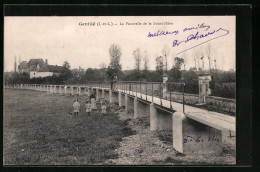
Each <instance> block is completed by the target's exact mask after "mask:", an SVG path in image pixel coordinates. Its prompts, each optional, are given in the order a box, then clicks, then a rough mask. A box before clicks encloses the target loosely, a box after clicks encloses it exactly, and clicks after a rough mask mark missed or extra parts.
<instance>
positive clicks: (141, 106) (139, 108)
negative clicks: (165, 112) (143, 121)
mask: <svg viewBox="0 0 260 172" xmlns="http://www.w3.org/2000/svg"><path fill="white" fill-rule="evenodd" d="M149 116H150V105H149V104H146V103H144V102H142V101H140V100H138V98H137V97H135V98H134V118H140V117H149Z"/></svg>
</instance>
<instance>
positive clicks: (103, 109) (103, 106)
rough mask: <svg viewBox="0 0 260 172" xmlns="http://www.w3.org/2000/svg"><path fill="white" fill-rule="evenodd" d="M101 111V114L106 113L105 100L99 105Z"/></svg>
mask: <svg viewBox="0 0 260 172" xmlns="http://www.w3.org/2000/svg"><path fill="white" fill-rule="evenodd" d="M101 113H102V114H106V113H107V106H106V102H104V103H102V105H101Z"/></svg>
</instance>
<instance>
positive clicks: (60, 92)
mask: <svg viewBox="0 0 260 172" xmlns="http://www.w3.org/2000/svg"><path fill="white" fill-rule="evenodd" d="M59 93H60V95H62V91H61V85H60V87H59Z"/></svg>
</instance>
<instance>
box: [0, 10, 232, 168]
mask: <svg viewBox="0 0 260 172" xmlns="http://www.w3.org/2000/svg"><path fill="white" fill-rule="evenodd" d="M3 65H4V76H3V79H4V84H3V87H4V89H3V100H4V101H3V164H4V165H7V166H13V165H14V166H20V165H27V166H34V165H39V166H46V165H53V166H63V165H79V166H92V165H100V166H102V165H108V166H109V165H111V166H113V165H127V166H129V165H145V166H149V165H166V166H167V165H169V166H170V165H182V166H183V165H235V164H236V163H237V161H236V146H237V145H236V139H237V138H236V122H237V120H236V76H237V75H236V16H234V15H223V16H220V15H218V16H217V15H216V16H5V17H4V64H3Z"/></svg>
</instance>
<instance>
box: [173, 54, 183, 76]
mask: <svg viewBox="0 0 260 172" xmlns="http://www.w3.org/2000/svg"><path fill="white" fill-rule="evenodd" d="M183 63H184V60H183V58H179V57H175V58H174V65H173V67H172V69H171V70H170V76H171V79H172V80H174V81H178V80H180V79H181V71H180V69H181V65H182V64H183Z"/></svg>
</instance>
